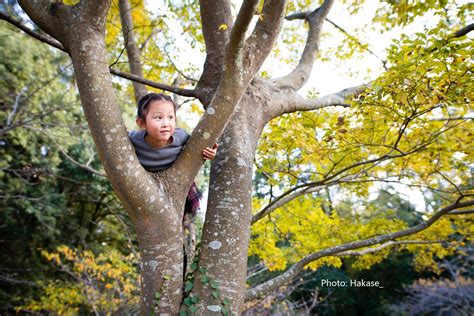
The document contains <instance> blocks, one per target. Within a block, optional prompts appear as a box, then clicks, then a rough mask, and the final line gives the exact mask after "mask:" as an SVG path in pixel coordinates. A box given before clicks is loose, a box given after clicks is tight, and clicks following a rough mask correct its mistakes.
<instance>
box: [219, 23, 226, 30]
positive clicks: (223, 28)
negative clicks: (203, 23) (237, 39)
mask: <svg viewBox="0 0 474 316" xmlns="http://www.w3.org/2000/svg"><path fill="white" fill-rule="evenodd" d="M225 30H227V24H221V25H220V26H219V31H225Z"/></svg>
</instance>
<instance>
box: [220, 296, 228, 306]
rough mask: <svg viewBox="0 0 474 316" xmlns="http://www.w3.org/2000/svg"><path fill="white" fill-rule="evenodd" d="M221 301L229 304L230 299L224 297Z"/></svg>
mask: <svg viewBox="0 0 474 316" xmlns="http://www.w3.org/2000/svg"><path fill="white" fill-rule="evenodd" d="M222 303H224V305H229V304H230V300H229V299H228V298H227V297H226V298H224V300H223V301H222Z"/></svg>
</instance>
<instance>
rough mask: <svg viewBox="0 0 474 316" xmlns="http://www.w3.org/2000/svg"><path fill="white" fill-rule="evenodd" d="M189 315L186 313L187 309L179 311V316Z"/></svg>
mask: <svg viewBox="0 0 474 316" xmlns="http://www.w3.org/2000/svg"><path fill="white" fill-rule="evenodd" d="M190 309H191V308H190ZM187 315H188V313H186V312H185V311H180V312H179V316H187Z"/></svg>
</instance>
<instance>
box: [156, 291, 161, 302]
mask: <svg viewBox="0 0 474 316" xmlns="http://www.w3.org/2000/svg"><path fill="white" fill-rule="evenodd" d="M160 297H161V293H160V292H155V298H156V299H157V300H158V299H160Z"/></svg>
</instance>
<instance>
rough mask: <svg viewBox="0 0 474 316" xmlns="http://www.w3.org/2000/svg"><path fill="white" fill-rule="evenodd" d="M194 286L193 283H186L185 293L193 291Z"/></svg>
mask: <svg viewBox="0 0 474 316" xmlns="http://www.w3.org/2000/svg"><path fill="white" fill-rule="evenodd" d="M193 286H194V284H193V282H191V281H186V283H185V284H184V291H185V292H189V291H191V290H192V289H193Z"/></svg>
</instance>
